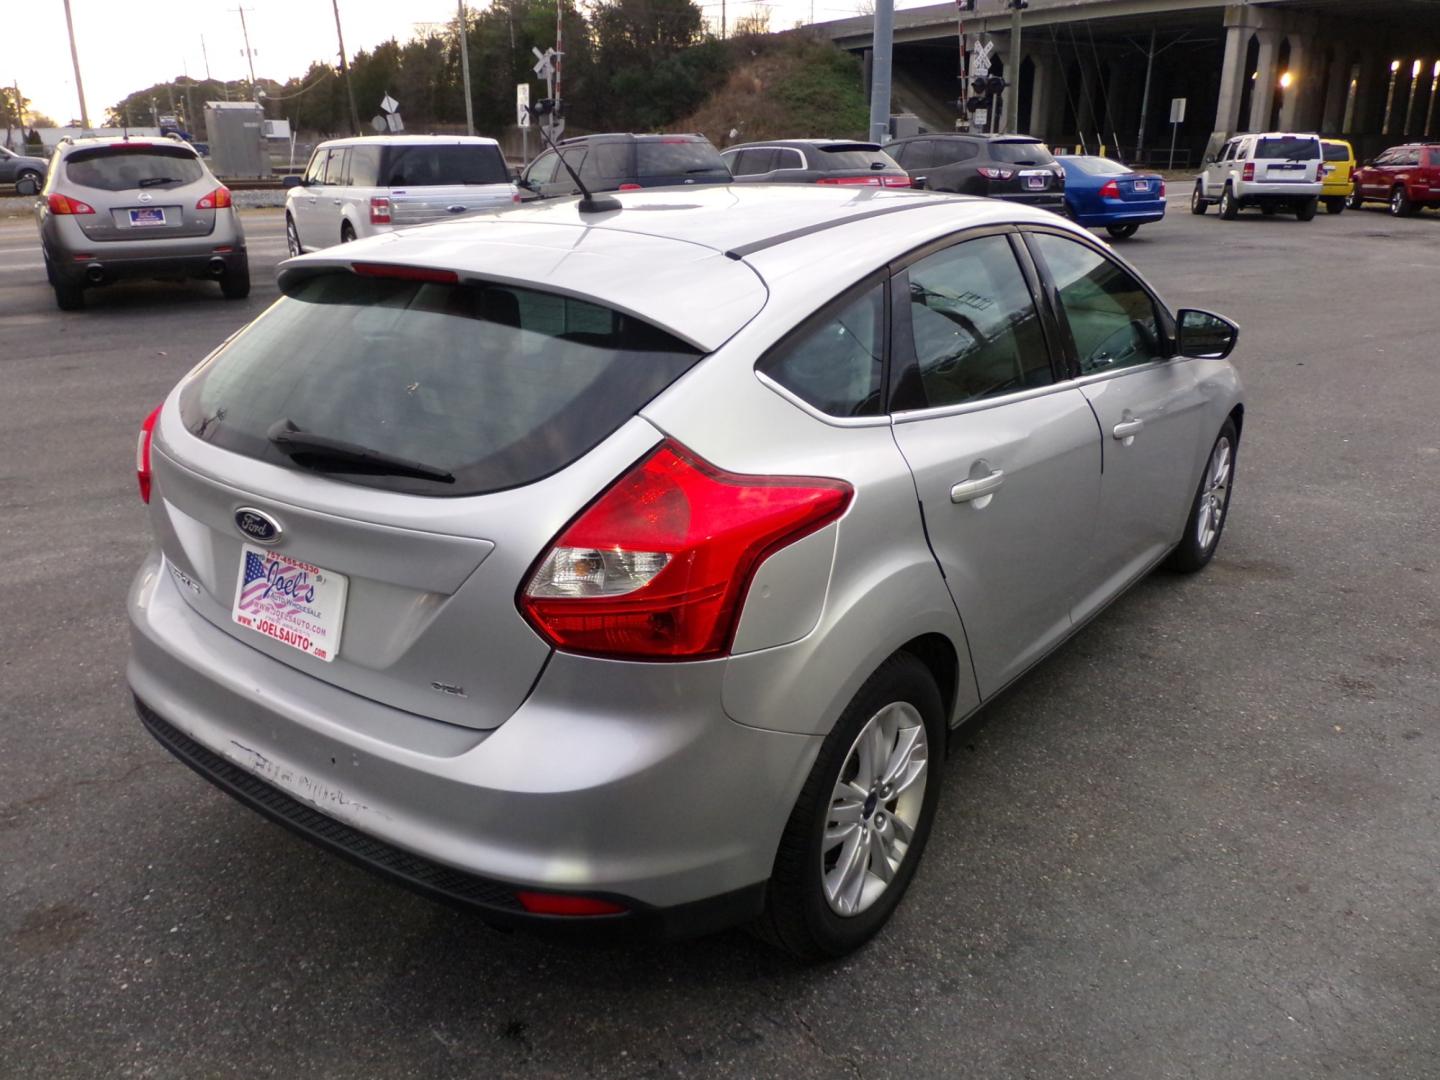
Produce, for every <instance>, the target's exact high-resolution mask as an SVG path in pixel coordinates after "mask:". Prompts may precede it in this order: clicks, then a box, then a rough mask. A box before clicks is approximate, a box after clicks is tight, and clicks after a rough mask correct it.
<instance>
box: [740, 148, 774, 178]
mask: <svg viewBox="0 0 1440 1080" xmlns="http://www.w3.org/2000/svg"><path fill="white" fill-rule="evenodd" d="M773 168H775V151H774V150H772V149H771V148H770V147H768V146H756V147H751V148H750V149H748V150H741V151H740V153H738V154H736V155H735V159H734V160H733V161H732V162H731V165H730V171H731V172H733V173H734V174H735V175H736V176H755V175H757V174H759V173H766V172H769V171H770V170H771V169H773Z"/></svg>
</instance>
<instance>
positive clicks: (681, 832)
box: [128, 185, 1243, 957]
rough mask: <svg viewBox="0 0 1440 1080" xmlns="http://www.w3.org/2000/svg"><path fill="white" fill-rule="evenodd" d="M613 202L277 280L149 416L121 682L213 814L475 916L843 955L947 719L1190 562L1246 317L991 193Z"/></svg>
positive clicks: (629, 197) (872, 914) (827, 193)
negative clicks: (1177, 299) (1174, 293)
mask: <svg viewBox="0 0 1440 1080" xmlns="http://www.w3.org/2000/svg"><path fill="white" fill-rule="evenodd" d="M616 198H617V201H618V203H619V204H620V209H615V210H606V211H603V212H598V213H590V214H587V213H584V212H582V211H580V209H579V205H578V204H577V203H576V201H575V200H570V199H566V200H554V201H549V200H547V201H545V202H540V203H536V204H534V207H535V208H533V209H531V208H520V209H517V210H512V211H507V212H505V213H497V214H492V215H488V216H477V217H474V218H471V219H468V220H463V221H457V222H454V223H447V224H443V225H432V226H427V227H425V228H421V229H411V230H405V231H402V232H400V233H398V234H395V235H392V236H387V237H376V238H374V239H372V240H362V241H360V242H358V243H356V244H351V245H346V246H345V247H343V248H331V249H330V250H329V251H325V252H320V253H317V254H315V255H306V256H303V257H301V258H297V259H291V260H289V261H287V262H285V263H283V264H282V265H281V268H280V288H281V290H282V291H283V293H284V294H285V295H284V296H283V297H282V298H281V299H280V300H279V301H278V302H277V303H276V304H275V305H274V306H273V307H271V308H270V309H269V310H268V311H267V312H266V313H265V314H263V315H261V316H260V318H259V319H257V320H256V321H255V322H253V323H251V324H250V326H249V327H247V328H246V329H244V330H242V331H241V332H240V333H239V334H237V335H236V336H234V337H233V338H231V339H230V340H229V341H228V342H227V343H226V344H224V345H222V346H221V347H220V348H219V349H217V350H216V351H215V352H214V353H213V354H212V355H211V356H210V357H209V358H208V359H206V360H205V361H204V362H203V363H201V364H200V365H199V366H197V367H196V368H195V369H194V370H193V371H192V372H191V373H190V374H189V375H187V376H186V378H185V379H184V380H183V381H182V382H181V383H180V385H179V386H178V387H176V389H175V390H174V391H172V392H171V394H170V395H169V396H168V397H167V399H166V400H165V402H164V404H163V405H162V406H161V407H160V408H158V409H156V410H155V412H154V413H152V414H151V416H150V417H149V418H148V419H147V420H146V422H145V425H144V427H143V429H142V436H141V441H140V446H139V452H140V460H139V473H140V487H141V494H142V496H143V497H144V498H145V499H146V500H147V501H148V503H149V516H150V523H151V527H152V528H153V530H154V536H155V547H154V549H153V550H152V551H151V553H150V554H149V555H148V556H147V557H146V559H145V561H144V564H143V565H142V567H141V569H140V572H139V574H138V575H137V577H136V578H135V581H134V585H133V587H132V590H131V593H130V598H129V605H128V611H129V615H130V619H131V624H132V642H133V651H132V653H131V658H130V664H129V669H128V677H129V681H130V686H131V688H132V689H133V691H134V694H135V698H136V700H137V702H138V706H139V711H140V715H141V718H142V720H143V722H144V724H145V725H146V727H147V728H148V729H149V730H150V732H151V733H152V735H154V737H155V738H156V739H158V740H159V741H160V742H161V743H162V744H163V745H164V746H165V747H166V748H167V749H169V750H170V751H172V752H173V753H174V754H176V755H177V756H179V757H180V758H181V759H182V760H184V761H185V762H186V763H187V764H189V765H190V766H192V767H193V768H195V769H196V770H197V771H199V772H200V773H202V774H203V775H204V776H205V777H206V778H208V779H209V780H211V781H213V782H214V783H216V784H218V785H219V786H220V787H222V788H223V789H225V790H226V791H228V792H230V793H231V794H232V795H234V796H235V797H237V798H238V799H240V800H242V801H243V802H245V803H247V804H249V805H251V806H253V807H254V808H256V809H257V810H259V811H261V812H262V813H265V814H268V815H270V816H271V817H274V818H276V819H278V820H280V821H281V822H283V823H284V824H286V825H288V826H289V827H291V828H292V829H295V830H297V831H299V832H300V833H302V834H304V835H305V836H307V837H309V838H311V839H312V840H315V841H316V842H318V843H321V844H323V845H325V846H328V847H329V848H331V849H332V850H335V851H338V852H340V853H343V854H345V855H346V856H348V857H350V858H353V859H356V860H358V861H360V862H362V863H364V864H366V865H368V866H370V867H372V868H374V869H376V870H379V871H380V872H382V873H384V874H386V875H388V876H390V877H391V878H394V879H397V880H400V881H403V882H405V883H407V884H409V885H411V886H413V887H416V888H418V889H421V890H423V891H425V892H428V893H430V894H432V895H436V896H440V897H443V898H445V899H448V900H452V901H460V902H464V903H467V904H471V905H474V906H475V907H477V908H479V909H480V911H481V912H482V913H483V914H484V916H485V917H486V918H487V919H490V920H493V921H496V922H506V923H521V922H525V921H529V922H530V923H532V924H533V923H542V924H543V923H549V924H554V923H559V922H565V923H570V924H575V923H585V924H588V925H589V926H591V927H593V928H597V929H604V928H611V929H617V930H618V929H623V928H627V927H632V928H637V929H638V928H649V929H655V930H660V931H666V932H680V931H692V932H693V931H699V930H707V929H713V928H716V927H719V926H721V925H725V924H727V923H734V922H740V921H746V920H758V923H757V925H758V926H759V928H760V929H761V931H762V932H763V933H764V934H765V935H766V936H767V937H769V938H771V939H772V940H774V941H776V942H778V943H780V944H781V945H783V946H784V947H786V948H788V949H790V950H792V951H793V952H795V953H797V954H799V955H801V956H809V957H815V956H822V955H835V954H839V953H843V952H845V951H847V950H849V949H853V948H855V947H856V946H858V945H859V944H861V943H862V942H863V941H865V940H866V939H867V938H868V937H869V936H870V935H871V934H873V933H875V931H876V930H877V929H879V927H880V926H881V925H882V924H883V923H884V922H885V920H886V918H887V917H888V916H889V914H890V912H891V911H892V910H893V909H894V907H895V905H896V904H897V903H898V902H899V900H900V897H901V895H902V894H903V892H904V891H905V888H906V885H907V883H908V882H909V881H910V879H911V877H912V875H913V874H914V873H915V869H916V866H917V864H918V863H919V860H920V855H921V851H922V849H923V847H924V844H925V838H926V835H927V833H928V830H929V828H930V825H931V822H932V821H933V820H934V815H935V807H936V804H937V802H938V800H939V799H940V797H941V793H942V789H943V787H944V785H943V783H942V781H943V772H944V768H945V751H946V743H947V739H948V738H949V735H950V732H951V730H952V729H953V728H955V727H956V726H958V725H959V724H960V723H962V722H963V721H964V720H965V719H966V718H968V717H970V716H972V715H973V714H975V713H976V712H977V710H978V709H979V708H980V707H981V705H982V703H983V702H985V701H987V700H989V699H991V698H993V697H994V696H995V695H996V694H998V693H999V692H1000V691H1001V690H1002V689H1003V688H1004V687H1005V686H1006V685H1008V684H1009V683H1011V682H1012V681H1014V680H1015V679H1016V678H1018V677H1019V676H1020V675H1022V674H1023V673H1024V672H1025V671H1026V670H1027V669H1029V668H1030V667H1031V666H1033V665H1034V664H1035V663H1037V662H1038V661H1039V660H1040V659H1041V658H1042V657H1043V656H1044V655H1046V653H1048V652H1049V651H1051V650H1052V649H1054V648H1056V647H1057V646H1058V645H1059V644H1060V643H1061V642H1063V641H1065V640H1066V639H1067V638H1068V637H1069V636H1070V635H1071V634H1072V633H1074V632H1075V631H1076V630H1077V629H1078V628H1079V627H1080V626H1082V625H1084V623H1085V622H1086V621H1088V620H1089V619H1090V618H1091V617H1092V616H1094V615H1095V614H1096V613H1097V612H1098V611H1100V610H1101V609H1102V608H1103V607H1104V606H1105V604H1106V603H1108V602H1109V601H1110V600H1112V599H1114V597H1116V596H1117V595H1119V594H1120V593H1121V592H1122V591H1123V590H1124V589H1125V588H1126V587H1128V586H1129V585H1130V584H1132V583H1133V582H1135V581H1137V580H1138V579H1140V578H1141V577H1142V576H1144V575H1145V574H1146V572H1147V571H1149V570H1150V569H1151V568H1152V567H1154V566H1156V565H1158V564H1159V563H1161V562H1164V561H1166V560H1167V559H1168V560H1169V562H1170V564H1171V565H1173V566H1175V567H1176V568H1178V569H1180V570H1198V569H1199V568H1200V567H1202V566H1204V565H1205V564H1206V562H1207V561H1208V560H1209V559H1210V557H1211V556H1212V555H1213V554H1214V552H1215V550H1216V545H1217V544H1218V543H1219V540H1220V536H1221V531H1222V529H1223V527H1224V523H1225V519H1226V516H1227V511H1228V508H1229V500H1230V491H1231V482H1232V479H1233V475H1234V473H1233V469H1234V461H1235V450H1236V447H1237V443H1238V440H1239V435H1240V428H1241V421H1242V418H1243V413H1242V406H1241V403H1240V389H1239V385H1238V381H1237V379H1236V375H1235V372H1234V370H1233V369H1232V368H1231V366H1230V364H1229V363H1228V362H1227V361H1226V360H1225V359H1224V357H1225V354H1226V353H1228V352H1229V351H1230V348H1231V346H1232V345H1233V343H1234V340H1235V328H1234V326H1233V325H1232V324H1230V323H1227V322H1226V321H1225V320H1223V319H1221V318H1220V317H1218V316H1215V315H1209V314H1207V313H1204V312H1200V311H1183V310H1182V311H1180V312H1175V313H1172V312H1171V310H1170V309H1169V308H1167V307H1166V306H1165V305H1164V304H1163V303H1162V302H1161V301H1160V300H1159V299H1158V298H1157V296H1156V295H1155V293H1154V292H1153V291H1152V290H1151V289H1150V288H1149V286H1147V285H1146V284H1145V283H1144V282H1143V281H1142V280H1141V279H1140V278H1139V277H1138V276H1137V275H1136V274H1135V272H1134V271H1133V270H1131V269H1130V268H1129V267H1128V266H1127V265H1126V264H1125V263H1123V262H1122V261H1121V260H1119V259H1118V258H1116V256H1115V255H1114V254H1113V253H1112V252H1110V251H1109V250H1108V249H1107V248H1106V247H1105V246H1104V245H1103V244H1100V243H1099V242H1098V241H1096V240H1094V239H1093V238H1092V237H1090V236H1089V235H1088V234H1087V233H1085V232H1084V231H1082V230H1081V229H1079V228H1078V227H1076V226H1073V225H1071V224H1069V223H1068V222H1064V221H1062V220H1060V219H1059V218H1057V217H1055V216H1054V215H1053V214H1050V213H1048V212H1046V211H1043V210H1036V209H1032V208H1029V207H1022V206H1017V205H1015V204H1013V203H1005V202H1000V201H997V200H991V199H973V198H967V197H962V196H946V195H936V194H931V193H926V192H915V191H885V190H884V189H877V188H870V187H865V188H859V189H856V188H845V187H822V186H811V185H735V186H730V185H723V186H722V185H713V186H709V187H695V188H684V189H676V188H672V189H666V190H660V191H650V192H623V193H620V194H619V195H618V196H617V197H616ZM702 301H703V302H702ZM1102 461H1103V464H1104V468H1103V469H1102V468H1101V464H1102ZM1172 599H1173V602H1174V603H1176V604H1177V605H1178V604H1180V603H1181V602H1182V599H1181V597H1180V596H1179V595H1176V596H1175V597H1173V598H1172Z"/></svg>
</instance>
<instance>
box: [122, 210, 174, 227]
mask: <svg viewBox="0 0 1440 1080" xmlns="http://www.w3.org/2000/svg"><path fill="white" fill-rule="evenodd" d="M129 213H130V227H131V228H132V229H154V228H163V227H164V225H165V223H166V222H165V208H164V207H163V206H137V207H135V208H134V209H132V210H131V211H129Z"/></svg>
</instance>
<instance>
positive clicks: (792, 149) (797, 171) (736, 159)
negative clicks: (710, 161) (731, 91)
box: [720, 139, 910, 188]
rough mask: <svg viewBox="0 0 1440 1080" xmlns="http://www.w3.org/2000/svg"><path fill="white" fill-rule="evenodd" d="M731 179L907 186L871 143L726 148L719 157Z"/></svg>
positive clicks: (787, 142)
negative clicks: (723, 161)
mask: <svg viewBox="0 0 1440 1080" xmlns="http://www.w3.org/2000/svg"><path fill="white" fill-rule="evenodd" d="M720 156H721V157H722V158H724V159H725V164H726V165H729V166H730V171H731V172H732V173H734V174H735V179H736V180H738V181H742V182H745V183H751V184H841V185H849V184H860V185H866V186H869V187H902V188H908V187H909V186H910V177H909V176H908V175H907V174H906V172H905V170H904V169H902V168H900V166H899V165H897V164H895V159H894V158H892V157H891V156H890V155H889V154H887V153H886V152H885V151H884V150H882V149H880V147H879V146H877V145H876V144H875V143H866V142H840V141H838V140H835V139H776V140H774V141H773V142H753V143H740V144H739V145H738V146H727V147H726V148H725V152H724V153H723V154H721V155H720Z"/></svg>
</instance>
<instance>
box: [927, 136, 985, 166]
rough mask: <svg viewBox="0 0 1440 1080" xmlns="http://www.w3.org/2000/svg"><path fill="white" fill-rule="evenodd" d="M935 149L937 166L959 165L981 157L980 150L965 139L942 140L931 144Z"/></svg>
mask: <svg viewBox="0 0 1440 1080" xmlns="http://www.w3.org/2000/svg"><path fill="white" fill-rule="evenodd" d="M931 145H932V146H934V147H935V154H934V159H935V166H936V168H939V167H940V166H942V165H957V164H959V163H960V162H962V161H969V160H971V159H972V158H975V157H977V156H979V154H980V148H979V147H978V146H976V145H975V144H974V143H972V142H966V141H965V140H964V139H941V140H938V141H936V142H934V143H932V144H931Z"/></svg>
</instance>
